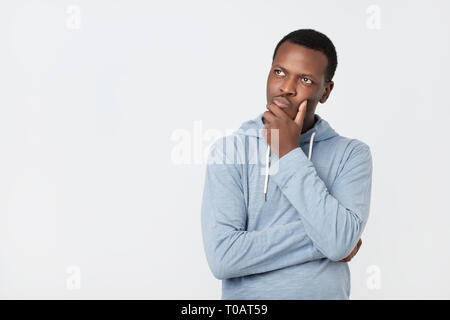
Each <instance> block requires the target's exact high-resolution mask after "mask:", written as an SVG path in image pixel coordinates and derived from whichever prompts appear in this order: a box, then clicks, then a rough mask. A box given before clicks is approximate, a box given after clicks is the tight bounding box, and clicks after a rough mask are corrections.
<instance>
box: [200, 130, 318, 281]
mask: <svg viewBox="0 0 450 320" xmlns="http://www.w3.org/2000/svg"><path fill="white" fill-rule="evenodd" d="M225 139H226V138H225ZM221 145H222V144H221V143H217V142H216V143H215V144H214V145H213V146H212V147H211V149H210V154H209V159H208V165H207V168H206V177H205V185H204V191H203V199H202V213H201V220H202V235H203V244H204V248H205V253H206V258H207V261H208V264H209V267H210V269H211V271H212V272H213V274H214V276H215V277H216V278H218V279H227V278H234V277H241V276H247V275H252V274H256V273H261V272H267V271H272V270H276V269H280V268H284V267H287V266H292V265H296V264H301V263H304V262H307V261H311V260H316V259H320V258H324V255H322V253H321V252H319V251H317V249H316V248H314V246H313V245H312V242H311V239H310V238H309V237H308V235H307V234H306V232H305V228H304V226H303V223H302V222H301V221H300V220H299V221H295V222H292V223H288V224H286V225H280V226H274V227H270V228H267V229H264V230H258V231H246V229H247V223H246V222H247V209H246V206H245V201H244V191H243V186H242V183H241V174H240V172H239V171H240V170H239V167H238V166H237V165H234V164H231V163H230V164H225V163H224V161H223V156H224V153H223V151H222V150H221ZM214 161H218V162H219V163H218V164H215V163H214Z"/></svg>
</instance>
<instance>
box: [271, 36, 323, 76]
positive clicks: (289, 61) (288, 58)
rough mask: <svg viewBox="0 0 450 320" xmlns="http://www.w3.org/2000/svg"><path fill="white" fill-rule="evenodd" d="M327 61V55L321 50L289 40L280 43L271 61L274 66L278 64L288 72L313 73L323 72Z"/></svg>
mask: <svg viewBox="0 0 450 320" xmlns="http://www.w3.org/2000/svg"><path fill="white" fill-rule="evenodd" d="M285 44H286V45H285ZM327 63H328V60H327V57H326V56H325V54H324V53H323V52H320V51H317V50H313V49H310V48H307V47H304V46H300V45H297V44H293V43H290V42H284V43H282V44H281V46H280V47H279V48H278V51H277V54H276V55H275V60H274V61H273V65H274V66H275V65H279V66H281V67H283V68H285V69H287V70H288V71H290V72H295V73H311V74H315V75H320V74H322V73H323V72H325V68H326V67H327Z"/></svg>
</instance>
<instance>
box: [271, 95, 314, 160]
mask: <svg viewBox="0 0 450 320" xmlns="http://www.w3.org/2000/svg"><path fill="white" fill-rule="evenodd" d="M306 104H307V100H305V101H303V102H302V103H301V104H300V106H299V108H298V112H297V116H296V117H295V119H294V120H292V119H291V118H290V117H289V116H288V115H287V114H286V112H284V111H283V110H282V109H281V108H280V107H278V106H277V105H274V104H269V105H268V106H267V109H269V111H266V112H264V118H265V120H266V121H265V124H264V128H265V129H263V138H264V140H266V143H267V144H268V145H270V147H271V148H272V150H274V152H275V153H277V155H278V157H279V158H281V157H283V156H284V155H285V154H287V153H289V152H290V151H291V150H293V149H295V148H298V145H299V142H300V135H301V133H302V127H303V120H304V119H305V115H306ZM270 129H278V130H279V131H278V132H279V136H278V138H279V141H278V152H277V148H276V141H271V134H270V132H271V130H270Z"/></svg>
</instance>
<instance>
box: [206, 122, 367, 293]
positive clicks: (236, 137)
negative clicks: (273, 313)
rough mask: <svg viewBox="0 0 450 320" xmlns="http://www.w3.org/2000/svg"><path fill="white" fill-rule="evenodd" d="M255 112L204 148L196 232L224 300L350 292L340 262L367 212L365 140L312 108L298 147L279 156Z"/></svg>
mask: <svg viewBox="0 0 450 320" xmlns="http://www.w3.org/2000/svg"><path fill="white" fill-rule="evenodd" d="M262 118H263V114H260V115H258V117H257V118H256V119H254V120H251V121H247V122H245V123H243V124H242V126H241V127H240V128H239V130H237V131H235V132H234V133H233V134H231V135H229V136H225V137H222V138H220V139H218V140H216V141H215V143H214V144H213V145H212V146H211V148H210V149H209V158H208V164H207V167H206V176H205V185H204V191H203V196H202V212H201V223H202V235H203V244H204V249H205V253H206V258H207V261H208V264H209V267H210V269H211V271H212V273H213V274H214V276H215V277H216V278H218V279H221V280H223V281H222V299H349V296H350V270H349V267H348V263H346V262H339V260H341V259H343V258H345V257H347V256H348V255H349V254H350V252H351V251H352V250H353V248H354V247H355V246H356V244H357V242H358V240H359V239H360V237H361V234H362V232H363V230H364V228H365V225H366V223H367V219H368V217H369V208H370V194H371V185H372V157H371V152H370V148H369V147H368V146H367V145H366V144H365V143H363V142H361V141H360V140H357V139H349V138H346V137H342V136H340V135H339V134H338V133H336V131H334V130H333V129H332V128H331V127H330V125H329V124H328V122H327V121H325V120H324V119H322V118H321V117H320V116H319V115H317V114H316V115H315V120H316V122H315V125H314V127H313V128H311V129H310V130H308V131H307V132H305V133H303V134H302V135H301V137H300V143H299V148H296V149H294V150H292V151H290V152H289V153H288V154H286V155H284V156H283V157H282V158H281V159H280V158H278V156H277V155H276V153H275V152H271V150H269V149H268V145H267V144H266V142H265V140H264V139H263V137H262V134H261V130H262V129H263V128H264V123H263V121H262ZM307 155H308V156H307ZM308 158H310V160H308ZM268 160H269V161H268ZM269 166H270V171H269V173H270V174H269V175H267V174H266V168H269ZM266 178H268V180H266ZM266 181H267V183H266ZM265 184H266V185H267V199H266V201H265V199H264V198H265V196H264V186H265Z"/></svg>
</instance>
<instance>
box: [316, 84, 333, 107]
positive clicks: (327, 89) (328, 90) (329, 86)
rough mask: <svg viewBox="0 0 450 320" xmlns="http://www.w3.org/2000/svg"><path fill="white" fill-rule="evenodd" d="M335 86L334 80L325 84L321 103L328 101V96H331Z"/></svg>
mask: <svg viewBox="0 0 450 320" xmlns="http://www.w3.org/2000/svg"><path fill="white" fill-rule="evenodd" d="M333 87H334V82H333V81H330V82H327V84H326V86H325V92H324V93H323V95H322V98H320V100H319V101H320V103H325V101H327V99H328V97H329V96H330V93H331V90H333Z"/></svg>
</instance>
